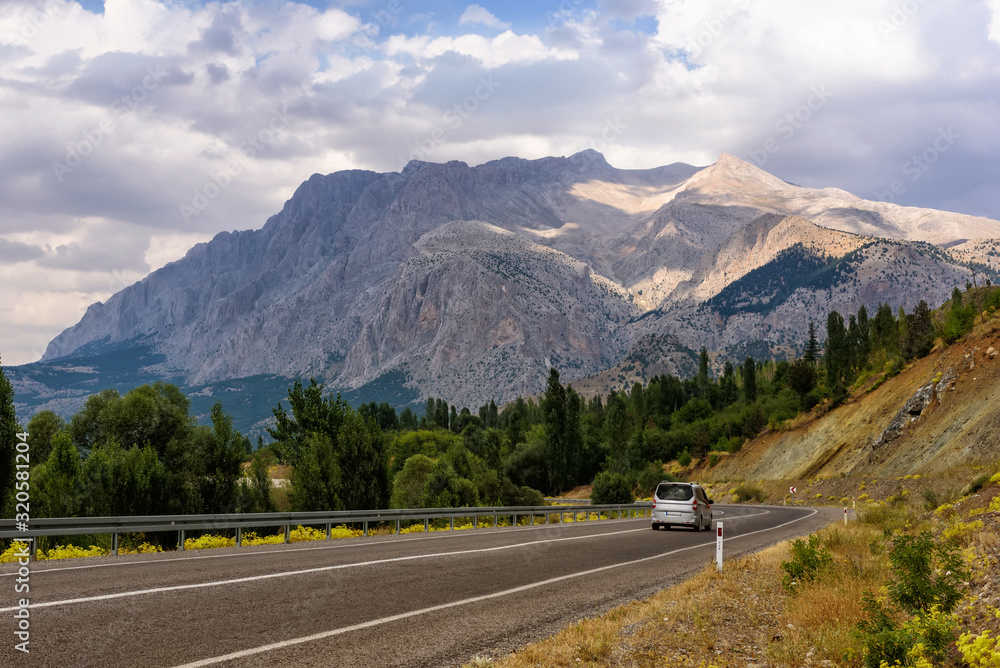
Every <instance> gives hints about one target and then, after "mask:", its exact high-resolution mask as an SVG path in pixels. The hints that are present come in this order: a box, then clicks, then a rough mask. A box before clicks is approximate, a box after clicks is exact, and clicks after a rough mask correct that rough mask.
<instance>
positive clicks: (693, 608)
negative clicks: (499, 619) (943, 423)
mask: <svg viewBox="0 0 1000 668" xmlns="http://www.w3.org/2000/svg"><path fill="white" fill-rule="evenodd" d="M978 477H979V476H976V479H973V480H972V481H971V482H973V483H974V484H979V482H980V481H979V480H978ZM958 489H962V487H961V486H959V487H957V488H956V490H952V491H950V492H948V493H946V496H947V497H948V498H954V497H955V496H957V494H958V492H957V490H958ZM980 490H981V491H982V492H983V494H982V497H983V498H974V497H966V498H962V499H960V500H957V501H955V502H954V503H949V504H943V505H941V506H940V507H938V508H937V512H930V510H931V509H928V508H926V504H927V499H925V498H923V497H922V495H920V494H913V495H912V498H910V495H907V494H903V493H901V492H897V493H896V494H895V495H894V496H893V498H892V499H891V500H887V501H883V502H877V503H871V504H862V505H861V507H860V509H859V512H858V516H857V517H858V519H857V520H856V521H853V522H850V523H849V524H848V525H847V526H846V527H845V526H844V525H843V524H842V523H840V522H837V523H836V524H833V525H831V526H829V527H827V528H826V529H823V530H822V531H820V532H818V535H819V536H820V544H821V545H822V547H823V548H824V549H826V550H829V551H830V553H831V554H832V555H833V561H832V563H831V564H830V565H829V566H826V567H824V568H823V569H821V570H820V572H819V573H818V575H817V576H816V578H815V579H814V580H813V581H811V582H808V583H803V585H802V586H797V587H793V588H792V592H787V591H785V590H784V589H783V587H782V575H783V574H784V571H783V569H782V564H783V563H784V562H786V561H788V560H790V558H791V549H790V544H789V543H782V544H779V545H776V546H773V547H771V548H768V549H765V550H763V551H761V552H759V553H757V554H754V555H750V556H747V557H743V558H739V559H735V560H732V561H727V562H726V564H725V570H724V572H723V573H722V574H721V575H720V574H718V573H716V572H715V569H714V567H713V566H707V567H706V568H705V570H704V571H702V572H701V573H699V574H697V575H696V576H695V577H693V578H691V579H689V580H687V581H686V582H684V583H682V584H680V585H677V586H675V587H672V588H670V589H666V590H664V591H661V592H659V593H657V594H655V595H654V596H652V597H651V598H648V599H646V600H644V601H636V602H632V603H628V604H625V605H623V606H620V607H618V608H615V609H614V610H612V611H611V612H609V613H607V614H605V615H602V616H599V617H593V618H588V619H584V620H581V621H579V622H577V623H575V624H572V625H570V626H568V627H566V628H564V629H563V630H562V631H559V632H558V633H556V634H555V635H554V636H552V637H550V638H548V639H545V640H542V641H539V642H536V643H533V644H531V645H528V646H527V647H524V648H522V649H519V650H518V651H517V652H516V653H513V654H510V655H507V656H504V657H501V658H499V659H492V660H491V659H485V658H482V657H480V660H481V661H489V663H478V664H469V665H473V666H485V665H488V666H496V668H528V667H532V668H534V667H538V666H546V667H561V666H602V667H603V666H608V667H610V666H629V667H632V668H652V667H653V666H657V667H661V666H664V665H667V666H679V667H680V666H692V667H700V668H713V667H714V668H729V667H732V668H736V667H740V668H743V667H745V666H747V665H750V664H756V665H758V666H764V665H767V666H789V667H791V666H802V665H817V666H819V665H822V666H848V667H857V668H860V667H861V666H862V665H863V651H864V650H863V645H862V639H861V635H860V634H859V632H858V631H857V624H858V621H859V620H861V619H862V618H863V617H864V614H865V612H864V608H863V606H862V600H863V598H864V595H865V593H866V592H872V593H873V594H875V596H877V597H882V598H884V597H886V596H887V591H888V590H887V589H886V588H885V585H886V583H887V582H888V581H889V580H890V578H891V577H892V576H893V575H894V573H893V570H892V566H891V564H890V562H889V557H888V553H889V547H890V544H891V541H892V539H893V538H895V537H898V536H900V535H902V534H904V533H906V534H918V533H920V532H921V531H925V530H932V531H933V532H934V533H935V534H936V536H937V540H948V539H951V540H955V541H956V542H957V543H958V544H959V545H960V546H961V547H962V548H963V555H964V559H965V561H966V563H967V564H968V565H969V566H970V569H971V571H972V575H971V577H970V581H969V592H968V596H967V597H966V599H965V600H964V602H963V603H961V604H960V605H959V608H958V610H957V611H956V613H955V615H954V616H953V617H952V616H949V619H951V620H952V621H954V623H955V624H956V627H957V633H956V636H955V639H954V641H950V642H949V645H948V647H949V650H948V653H947V654H946V656H945V658H944V659H940V660H938V661H937V662H935V663H933V664H931V663H925V664H918V663H917V659H916V657H914V658H913V659H912V661H913V663H912V665H927V666H930V665H935V666H937V665H941V666H952V667H955V668H957V667H958V666H962V665H970V666H976V667H979V666H982V667H983V668H998V667H1000V610H998V608H1000V605H996V603H995V602H994V603H993V604H987V603H984V602H983V601H984V600H987V601H988V600H990V599H989V598H988V597H987V598H986V599H984V598H983V592H990V591H991V587H995V583H994V582H993V581H994V580H995V577H996V576H995V569H996V566H997V564H996V556H995V555H997V554H998V553H1000V516H998V515H997V513H1000V474H996V475H994V476H988V477H987V479H986V482H983V483H982V485H981V487H980ZM977 592H978V593H977ZM991 606H995V607H991ZM896 614H897V616H898V619H897V620H896V621H897V622H898V623H900V624H902V623H904V622H906V621H907V617H906V616H905V615H904V614H902V613H896ZM910 623H911V624H912V623H913V622H912V621H911V622H910ZM963 658H964V661H965V663H962V661H963Z"/></svg>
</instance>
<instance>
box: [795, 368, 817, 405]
mask: <svg viewBox="0 0 1000 668" xmlns="http://www.w3.org/2000/svg"><path fill="white" fill-rule="evenodd" d="M788 387H789V388H791V389H792V390H793V391H794V392H795V393H796V394H798V395H799V402H800V404H801V403H804V402H805V396H806V395H807V394H809V393H810V392H812V391H813V389H815V387H816V367H814V366H813V364H812V363H811V362H809V361H807V360H806V359H805V358H803V359H800V360H795V362H794V363H793V364H792V365H791V366H790V367H789V368H788Z"/></svg>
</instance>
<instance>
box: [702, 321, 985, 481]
mask: <svg viewBox="0 0 1000 668" xmlns="http://www.w3.org/2000/svg"><path fill="white" fill-rule="evenodd" d="M998 381H1000V318H993V319H992V320H990V321H987V322H986V323H985V324H980V325H977V327H976V329H975V330H973V332H972V333H970V334H969V335H967V336H965V337H963V338H962V339H959V340H958V341H957V342H956V343H955V344H953V345H951V346H948V347H943V348H938V349H936V350H935V351H934V352H932V353H931V354H930V355H928V356H927V357H925V358H923V359H920V360H917V361H916V362H914V363H913V364H911V365H910V366H909V367H908V368H906V369H905V370H903V371H902V372H901V373H900V374H899V375H897V376H895V377H893V378H890V379H888V380H887V381H885V382H884V383H883V384H882V385H880V386H878V387H877V388H875V389H874V390H872V391H870V392H866V391H864V390H863V389H861V390H858V391H857V392H855V393H854V394H853V395H852V397H851V398H850V399H848V400H847V401H846V402H845V403H844V404H843V405H842V406H839V407H837V408H836V409H834V410H831V411H829V412H828V413H826V414H823V415H820V416H818V417H817V415H816V414H815V413H814V414H812V415H810V416H807V417H800V418H799V419H798V420H797V421H795V422H794V423H793V424H792V425H791V426H789V427H788V428H786V429H782V430H778V431H768V432H766V433H764V434H762V435H761V436H760V437H758V438H756V439H754V440H752V441H750V442H748V443H747V444H746V445H744V447H743V449H742V450H741V451H740V452H739V453H737V454H736V455H733V456H731V457H727V458H725V459H724V460H723V461H720V462H719V463H718V464H717V465H716V466H715V467H714V468H712V469H711V470H710V471H708V470H705V471H702V472H699V474H698V475H699V476H700V477H703V478H714V479H726V478H729V479H733V478H745V479H754V480H779V479H780V480H801V479H808V478H819V477H824V478H830V477H839V476H842V475H848V476H870V477H872V478H884V477H898V476H905V475H911V474H921V475H923V476H928V475H934V474H940V473H943V472H945V471H947V470H949V469H950V468H953V467H955V466H956V465H959V464H963V465H964V464H971V463H976V462H990V461H993V460H996V459H997V458H998V457H1000V382H998Z"/></svg>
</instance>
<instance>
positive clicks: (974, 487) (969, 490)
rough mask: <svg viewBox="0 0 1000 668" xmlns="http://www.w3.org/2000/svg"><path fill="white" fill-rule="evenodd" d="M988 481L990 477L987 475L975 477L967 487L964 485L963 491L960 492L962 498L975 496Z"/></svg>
mask: <svg viewBox="0 0 1000 668" xmlns="http://www.w3.org/2000/svg"><path fill="white" fill-rule="evenodd" d="M989 481H990V476H989V474H987V473H984V474H983V475H980V476H976V477H975V478H973V479H972V481H971V482H970V483H969V484H968V485H966V487H965V489H964V490H962V496H969V495H970V494H975V493H976V492H978V491H979V490H981V489H982V488H983V487H985V486H986V483H988V482H989Z"/></svg>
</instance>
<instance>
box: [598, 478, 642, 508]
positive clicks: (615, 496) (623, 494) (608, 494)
mask: <svg viewBox="0 0 1000 668" xmlns="http://www.w3.org/2000/svg"><path fill="white" fill-rule="evenodd" d="M633 501H635V495H633V494H632V486H631V485H629V484H628V480H627V479H626V478H625V476H624V475H622V474H621V473H611V472H609V471H603V472H601V473H598V474H597V477H595V478H594V487H593V489H592V490H591V492H590V502H591V503H593V504H597V505H600V504H605V503H632V502H633Z"/></svg>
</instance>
